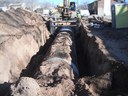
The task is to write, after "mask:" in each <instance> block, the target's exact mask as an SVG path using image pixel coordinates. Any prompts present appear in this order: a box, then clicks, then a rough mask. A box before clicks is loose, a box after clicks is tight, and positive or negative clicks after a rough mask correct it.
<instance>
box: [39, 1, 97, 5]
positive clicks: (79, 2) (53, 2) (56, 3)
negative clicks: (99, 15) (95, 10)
mask: <svg viewBox="0 0 128 96" xmlns="http://www.w3.org/2000/svg"><path fill="white" fill-rule="evenodd" d="M71 1H74V2H77V0H70V2H71ZM93 1H95V0H78V4H82V3H83V2H88V3H90V2H93ZM38 2H40V3H43V2H51V3H52V4H55V5H59V4H62V3H63V0H38Z"/></svg>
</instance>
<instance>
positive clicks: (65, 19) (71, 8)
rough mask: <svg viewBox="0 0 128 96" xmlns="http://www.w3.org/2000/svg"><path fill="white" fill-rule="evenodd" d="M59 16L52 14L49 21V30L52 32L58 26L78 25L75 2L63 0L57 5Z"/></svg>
mask: <svg viewBox="0 0 128 96" xmlns="http://www.w3.org/2000/svg"><path fill="white" fill-rule="evenodd" d="M57 8H58V12H59V14H60V17H59V18H56V17H55V16H53V18H54V19H51V21H50V28H51V29H50V31H51V33H54V31H55V29H56V28H58V27H63V26H64V27H78V26H79V23H80V22H79V19H78V18H77V12H76V4H75V2H70V0H63V5H58V6H57Z"/></svg>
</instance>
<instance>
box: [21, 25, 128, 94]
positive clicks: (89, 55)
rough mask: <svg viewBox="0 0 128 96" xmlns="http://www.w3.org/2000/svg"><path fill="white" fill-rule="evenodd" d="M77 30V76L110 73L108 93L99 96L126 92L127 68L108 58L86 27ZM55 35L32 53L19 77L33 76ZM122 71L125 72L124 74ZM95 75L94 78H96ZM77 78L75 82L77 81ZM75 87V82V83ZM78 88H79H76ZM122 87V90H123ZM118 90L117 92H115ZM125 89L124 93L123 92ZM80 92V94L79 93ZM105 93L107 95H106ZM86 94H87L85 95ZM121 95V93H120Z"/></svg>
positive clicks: (77, 92)
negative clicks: (34, 53) (37, 50)
mask: <svg viewBox="0 0 128 96" xmlns="http://www.w3.org/2000/svg"><path fill="white" fill-rule="evenodd" d="M58 30H60V29H57V30H56V33H58ZM78 30H79V32H75V31H74V32H75V33H76V34H75V43H76V54H77V65H78V71H79V78H78V77H77V80H79V79H81V78H84V77H85V78H86V76H88V77H92V76H93V77H94V76H96V77H97V76H101V75H102V74H106V73H109V72H110V73H112V74H113V75H112V78H111V79H112V80H111V79H110V81H111V87H110V88H108V89H109V91H108V90H107V92H108V93H105V94H103V95H100V96H107V95H109V96H110V95H111V94H114V95H112V96H115V95H117V94H126V92H127V88H128V85H127V80H128V78H127V73H128V71H127V69H126V68H125V67H124V66H123V65H122V64H121V63H120V62H116V61H113V60H112V59H109V58H108V57H107V56H106V55H105V54H104V53H103V52H102V51H101V50H100V49H99V46H98V44H97V43H96V42H95V40H96V39H95V37H91V36H89V35H88V34H87V32H86V29H85V28H84V26H83V25H81V26H80V28H79V29H78ZM55 38H56V34H55V35H51V36H50V38H49V39H48V40H47V41H46V43H45V45H44V46H41V47H40V50H39V52H37V54H36V55H34V56H33V57H32V58H31V60H30V62H29V64H28V66H27V67H26V69H25V70H22V72H21V75H20V77H32V78H35V77H34V75H35V73H36V71H37V70H38V67H39V66H40V64H41V62H42V61H43V60H44V59H45V57H46V55H47V51H48V50H49V48H50V46H51V44H52V43H53V41H54V39H55ZM117 67H118V68H117ZM124 72H125V73H126V74H124ZM96 77H95V78H96ZM77 80H76V81H75V82H77ZM75 86H76V88H77V84H76V85H75ZM78 89H79V88H78ZM123 89H124V90H123ZM83 91H84V92H80V91H79V90H78V91H76V94H77V95H78V96H86V95H85V94H87V92H85V91H86V90H84V88H83ZM117 91H119V92H117ZM124 91H125V93H124ZM81 94H82V95H81ZM106 94H107V95H106ZM87 96H88V95H87ZM122 96H123V95H122Z"/></svg>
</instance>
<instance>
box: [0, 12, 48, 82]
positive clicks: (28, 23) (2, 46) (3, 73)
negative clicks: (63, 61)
mask: <svg viewBox="0 0 128 96" xmlns="http://www.w3.org/2000/svg"><path fill="white" fill-rule="evenodd" d="M49 34H50V33H49V32H48V30H47V28H46V25H45V23H44V21H43V18H42V17H41V16H38V15H37V14H35V13H33V12H28V11H26V10H22V9H16V10H14V9H11V10H8V11H6V12H0V83H1V84H2V83H4V82H8V83H9V82H14V81H16V80H17V78H18V77H19V76H20V73H21V71H22V69H24V68H25V67H26V66H27V65H28V63H29V62H30V59H31V57H32V56H33V55H34V54H36V52H38V51H39V48H40V46H43V45H44V43H45V42H46V40H47V39H48V38H49ZM5 69H6V70H5Z"/></svg>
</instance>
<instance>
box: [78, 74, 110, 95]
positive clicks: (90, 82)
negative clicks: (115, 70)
mask: <svg viewBox="0 0 128 96" xmlns="http://www.w3.org/2000/svg"><path fill="white" fill-rule="evenodd" d="M111 82H112V74H111V73H106V74H104V75H101V76H98V77H96V76H93V77H86V76H85V77H83V78H81V79H79V80H78V82H77V83H76V86H77V88H76V92H77V94H78V96H86V95H87V94H88V95H89V96H105V94H106V93H107V92H108V91H109V89H110V87H111ZM88 95H87V96H88Z"/></svg>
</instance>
